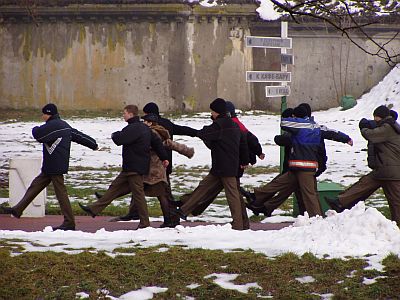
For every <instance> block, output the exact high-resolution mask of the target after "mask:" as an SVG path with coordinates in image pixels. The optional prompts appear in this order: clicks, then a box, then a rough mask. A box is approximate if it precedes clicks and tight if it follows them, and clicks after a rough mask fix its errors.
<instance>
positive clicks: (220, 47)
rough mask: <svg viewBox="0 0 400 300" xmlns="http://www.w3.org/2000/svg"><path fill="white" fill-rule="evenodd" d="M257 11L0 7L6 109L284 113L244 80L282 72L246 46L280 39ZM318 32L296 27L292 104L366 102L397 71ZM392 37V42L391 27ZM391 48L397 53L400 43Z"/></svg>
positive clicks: (268, 56) (271, 55)
mask: <svg viewBox="0 0 400 300" xmlns="http://www.w3.org/2000/svg"><path fill="white" fill-rule="evenodd" d="M255 8H256V5H255V4H251V5H250V4H249V5H239V4H235V5H226V6H224V7H223V8H220V7H217V8H210V9H207V8H203V7H199V6H198V5H197V6H196V5H194V6H188V5H180V6H179V7H178V8H176V5H175V6H172V7H171V6H168V5H164V6H162V5H161V6H160V5H159V4H152V5H129V7H126V6H123V5H119V6H107V5H102V6H101V7H99V6H98V5H97V6H95V7H91V6H90V5H89V6H88V5H86V6H80V7H72V8H71V7H67V8H65V7H57V8H51V9H50V8H47V9H46V10H43V11H40V10H39V11H38V12H37V14H38V15H39V17H38V18H37V19H36V20H31V19H30V18H29V16H28V17H27V16H26V11H23V10H21V9H19V8H18V7H11V8H8V10H6V9H5V8H4V7H1V6H0V12H1V15H2V16H3V18H2V19H1V20H0V40H1V43H0V104H1V106H2V107H5V108H26V107H30V108H40V107H41V106H42V105H43V104H45V103H47V102H50V101H53V102H55V103H57V104H58V105H59V106H60V108H61V109H91V110H92V109H93V110H96V109H121V107H123V106H124V105H126V104H131V103H133V104H137V105H138V106H139V107H140V108H141V107H142V106H143V105H144V104H145V103H147V102H149V101H155V102H157V103H158V104H159V106H160V108H161V110H162V111H181V110H187V111H205V110H207V109H208V105H209V102H210V100H212V99H214V98H215V97H223V98H226V99H230V100H232V101H233V102H234V103H235V104H236V106H237V107H239V108H242V109H249V108H256V109H268V110H275V111H276V110H278V109H279V105H280V98H266V97H265V83H246V81H245V72H246V71H247V70H280V60H279V53H280V52H279V50H276V49H258V48H246V47H245V43H244V37H245V36H246V35H261V36H277V35H278V36H279V34H280V22H272V23H266V22H260V20H258V19H257V17H256V12H255ZM167 13H168V14H167ZM24 14H25V15H24ZM313 26H314V27H315V25H312V26H311V25H310V26H306V27H305V26H303V27H302V26H299V25H296V24H292V23H290V24H289V36H290V37H292V38H293V45H294V47H293V50H289V51H292V52H293V53H294V56H295V65H294V66H289V71H292V72H293V74H292V75H293V76H292V77H293V79H292V82H291V83H290V85H291V88H292V94H291V95H290V96H289V97H288V104H289V105H290V106H294V105H297V104H298V103H300V102H309V103H311V105H312V107H313V108H314V109H322V108H328V107H333V106H337V105H338V99H340V97H341V96H342V95H344V94H351V95H354V96H355V97H359V96H360V95H362V94H363V93H364V92H366V91H368V90H369V89H370V88H371V87H372V86H374V85H375V84H376V83H377V82H379V80H381V79H382V78H383V77H384V76H385V75H386V74H387V73H388V71H389V70H390V67H389V66H388V65H387V64H386V63H385V62H384V61H383V60H381V59H377V58H373V57H371V56H369V55H367V54H365V53H364V52H362V51H361V50H359V49H358V48H356V47H355V46H353V45H350V44H349V42H348V40H346V39H345V38H342V37H340V36H338V35H337V33H332V32H329V31H327V30H326V29H324V28H323V29H321V28H317V27H318V26H317V27H315V28H314V27H313ZM391 26H392V27H393V26H394V28H397V29H398V27H399V26H398V25H397V27H396V26H395V25H391ZM389 29H390V28H389ZM394 31H395V30H394ZM378 32H379V34H382V32H380V31H379V30H378ZM384 32H385V33H384V35H385V36H383V37H384V38H386V37H388V36H390V35H391V34H392V32H393V30H392V31H391V30H388V29H387V28H385V31H384ZM377 34H378V33H377ZM384 40H386V39H383V40H382V41H384ZM364 43H365V42H364ZM393 45H394V46H393V48H394V49H399V48H400V47H398V46H400V45H399V40H395V41H394V44H393Z"/></svg>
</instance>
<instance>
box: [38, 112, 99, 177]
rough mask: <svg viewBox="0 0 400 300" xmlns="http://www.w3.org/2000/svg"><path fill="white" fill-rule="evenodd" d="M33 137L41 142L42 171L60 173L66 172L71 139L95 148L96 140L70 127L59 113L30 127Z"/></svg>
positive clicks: (49, 173) (50, 173) (47, 173)
mask: <svg viewBox="0 0 400 300" xmlns="http://www.w3.org/2000/svg"><path fill="white" fill-rule="evenodd" d="M32 135H33V137H34V138H35V139H36V140H37V141H38V142H40V143H43V163H42V173H44V174H45V175H61V174H65V173H68V167H69V155H70V148H71V141H72V142H76V143H78V144H81V145H83V146H86V147H88V148H90V149H93V150H95V149H97V143H96V141H95V140H94V139H93V138H91V137H90V136H88V135H86V134H84V133H82V132H80V131H78V130H76V129H74V128H72V127H71V126H70V125H69V124H68V123H67V122H65V121H63V120H61V119H60V117H59V115H58V114H57V115H54V116H51V117H50V118H49V119H48V120H47V121H46V123H45V124H43V125H42V126H36V127H34V128H33V129H32Z"/></svg>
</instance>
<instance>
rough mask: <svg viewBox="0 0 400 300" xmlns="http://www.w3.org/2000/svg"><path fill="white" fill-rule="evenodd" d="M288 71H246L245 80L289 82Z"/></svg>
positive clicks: (289, 74) (289, 75)
mask: <svg viewBox="0 0 400 300" xmlns="http://www.w3.org/2000/svg"><path fill="white" fill-rule="evenodd" d="M291 80H292V78H291V73H290V72H279V71H247V72H246V81H247V82H290V81H291Z"/></svg>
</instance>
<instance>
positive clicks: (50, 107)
mask: <svg viewBox="0 0 400 300" xmlns="http://www.w3.org/2000/svg"><path fill="white" fill-rule="evenodd" d="M42 113H44V114H45V115H50V116H54V115H56V114H58V110H57V106H56V105H55V104H53V103H49V104H46V105H45V106H43V108H42Z"/></svg>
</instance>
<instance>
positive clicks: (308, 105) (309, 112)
mask: <svg viewBox="0 0 400 300" xmlns="http://www.w3.org/2000/svg"><path fill="white" fill-rule="evenodd" d="M299 106H301V107H304V108H305V109H306V111H307V116H308V117H311V106H310V104H308V103H305V102H304V103H301V104H299Z"/></svg>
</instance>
